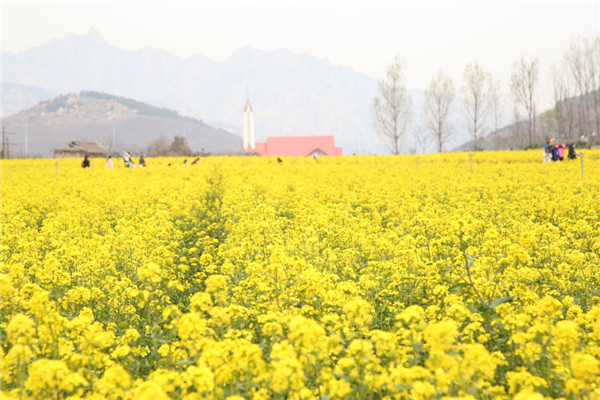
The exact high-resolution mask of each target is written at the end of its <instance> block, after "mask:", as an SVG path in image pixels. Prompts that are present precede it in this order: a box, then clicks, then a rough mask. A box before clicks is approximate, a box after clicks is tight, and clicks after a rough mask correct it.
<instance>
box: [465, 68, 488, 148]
mask: <svg viewBox="0 0 600 400" xmlns="http://www.w3.org/2000/svg"><path fill="white" fill-rule="evenodd" d="M463 81H464V82H463V87H462V90H461V91H462V97H463V104H462V105H463V107H462V111H463V115H464V117H465V120H466V123H467V127H468V129H469V131H470V133H471V139H472V141H473V150H475V151H476V150H478V149H479V145H478V140H479V136H480V135H481V132H482V130H483V125H484V124H485V120H486V118H487V117H488V114H489V102H488V92H487V90H488V87H487V86H486V81H487V78H486V73H485V72H484V71H483V68H482V67H481V66H479V64H477V63H474V64H468V65H467V66H466V67H465V72H464V73H463Z"/></svg>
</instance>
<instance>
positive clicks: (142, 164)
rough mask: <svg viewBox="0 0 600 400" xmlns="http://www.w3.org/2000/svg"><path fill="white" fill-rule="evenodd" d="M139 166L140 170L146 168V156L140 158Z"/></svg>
mask: <svg viewBox="0 0 600 400" xmlns="http://www.w3.org/2000/svg"><path fill="white" fill-rule="evenodd" d="M139 166H140V168H143V167H145V166H146V160H145V159H144V156H140V162H139Z"/></svg>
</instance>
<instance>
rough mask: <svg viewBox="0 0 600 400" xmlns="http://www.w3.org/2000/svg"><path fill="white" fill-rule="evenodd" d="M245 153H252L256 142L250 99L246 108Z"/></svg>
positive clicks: (247, 100)
mask: <svg viewBox="0 0 600 400" xmlns="http://www.w3.org/2000/svg"><path fill="white" fill-rule="evenodd" d="M243 145H244V151H252V150H254V149H255V147H256V145H255V141H254V111H252V104H250V99H249V98H248V99H246V105H245V106H244V142H243Z"/></svg>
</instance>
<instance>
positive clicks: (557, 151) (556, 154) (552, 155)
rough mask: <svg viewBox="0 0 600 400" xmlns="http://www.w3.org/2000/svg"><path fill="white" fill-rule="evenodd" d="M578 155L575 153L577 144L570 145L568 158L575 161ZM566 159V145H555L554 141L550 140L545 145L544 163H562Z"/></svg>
mask: <svg viewBox="0 0 600 400" xmlns="http://www.w3.org/2000/svg"><path fill="white" fill-rule="evenodd" d="M577 155H578V153H577V152H576V151H575V144H573V143H569V147H568V152H567V158H568V159H569V160H574V159H576V158H577ZM564 159H565V145H564V144H562V143H561V144H554V139H550V140H548V141H547V142H546V144H545V145H544V162H545V163H549V162H560V161H563V160H564Z"/></svg>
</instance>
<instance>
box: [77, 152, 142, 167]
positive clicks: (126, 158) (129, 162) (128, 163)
mask: <svg viewBox="0 0 600 400" xmlns="http://www.w3.org/2000/svg"><path fill="white" fill-rule="evenodd" d="M123 162H124V163H125V167H127V168H136V167H138V166H139V167H140V168H143V167H145V166H146V160H145V159H144V156H140V161H139V162H138V164H137V165H136V164H135V162H133V159H132V158H131V153H129V152H128V151H126V152H125V153H124V154H123ZM90 165H91V164H90V156H89V155H87V154H86V155H85V156H84V157H83V161H82V162H81V167H82V168H89V167H90ZM114 167H115V163H114V161H113V159H112V156H108V158H107V159H106V168H114Z"/></svg>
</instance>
